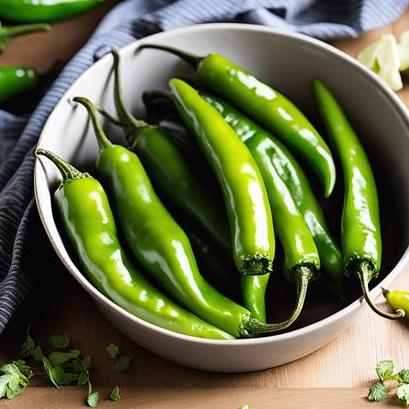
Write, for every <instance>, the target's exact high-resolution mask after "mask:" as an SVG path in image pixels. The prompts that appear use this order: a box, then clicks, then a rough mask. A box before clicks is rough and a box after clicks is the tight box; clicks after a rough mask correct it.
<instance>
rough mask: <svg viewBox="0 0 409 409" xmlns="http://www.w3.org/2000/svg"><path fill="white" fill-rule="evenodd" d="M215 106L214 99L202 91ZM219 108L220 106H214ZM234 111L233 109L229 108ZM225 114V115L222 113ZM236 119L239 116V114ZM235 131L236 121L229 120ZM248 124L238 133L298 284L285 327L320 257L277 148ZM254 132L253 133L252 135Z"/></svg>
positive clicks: (294, 315)
mask: <svg viewBox="0 0 409 409" xmlns="http://www.w3.org/2000/svg"><path fill="white" fill-rule="evenodd" d="M203 97H204V99H205V100H206V101H207V102H209V103H210V104H211V105H212V106H214V102H215V100H214V99H212V98H211V97H210V96H207V97H206V96H205V95H203ZM215 108H216V109H217V111H219V112H220V110H219V109H218V108H217V107H215ZM230 113H232V110H230ZM222 116H223V117H225V116H224V115H223V114H222ZM236 119H237V117H236ZM227 122H228V123H230V124H231V126H232V128H233V129H234V130H235V131H236V133H237V130H236V126H235V125H237V122H235V121H234V120H233V119H232V118H231V117H230V119H228V120H227ZM252 131H253V129H251V128H249V127H247V132H246V133H245V135H244V136H243V135H239V136H240V138H242V140H243V142H244V143H245V144H246V146H247V148H248V149H249V151H250V153H251V154H252V156H253V158H254V159H255V161H256V163H257V166H258V168H259V169H260V172H261V175H262V177H263V180H264V183H265V185H266V189H267V194H268V197H269V201H270V207H271V212H272V215H273V219H274V227H275V230H276V233H277V235H278V237H279V239H280V242H281V245H282V248H283V250H284V254H285V271H286V275H287V278H288V279H289V281H290V282H292V283H295V285H296V288H297V302H296V308H295V309H294V311H293V313H292V314H291V316H290V318H289V319H288V320H287V322H285V323H283V328H286V327H287V326H290V325H291V324H292V323H293V322H294V321H295V320H296V319H297V318H298V316H299V314H300V313H301V311H302V308H303V305H304V301H305V297H306V294H307V288H308V285H309V283H310V282H311V281H312V280H314V279H316V278H317V277H318V271H319V269H320V258H319V254H318V250H317V247H316V245H315V243H314V240H313V237H312V235H311V232H310V230H309V229H308V226H307V225H306V223H305V221H304V218H303V215H302V213H301V212H300V211H299V209H298V207H297V205H296V204H295V202H294V199H293V197H292V195H291V192H290V190H289V189H288V187H287V186H286V184H285V183H284V181H283V180H282V179H281V178H280V176H279V175H278V173H277V170H276V169H275V167H274V165H273V162H272V160H271V157H272V156H273V155H274V152H275V145H274V143H273V141H272V140H271V139H270V138H268V137H265V135H263V134H261V133H254V132H252ZM250 133H252V135H250Z"/></svg>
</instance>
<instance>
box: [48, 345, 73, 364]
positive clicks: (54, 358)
mask: <svg viewBox="0 0 409 409" xmlns="http://www.w3.org/2000/svg"><path fill="white" fill-rule="evenodd" d="M79 356H80V351H78V349H73V350H71V351H70V352H52V353H51V354H50V355H49V356H48V360H49V361H50V363H51V364H52V365H53V366H56V365H64V364H65V363H66V362H68V361H71V360H73V359H76V358H78V357H79Z"/></svg>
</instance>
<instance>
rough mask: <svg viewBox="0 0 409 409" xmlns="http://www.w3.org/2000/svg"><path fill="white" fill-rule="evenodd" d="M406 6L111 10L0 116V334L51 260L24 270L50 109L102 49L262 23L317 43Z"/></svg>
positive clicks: (133, 6)
mask: <svg viewBox="0 0 409 409" xmlns="http://www.w3.org/2000/svg"><path fill="white" fill-rule="evenodd" d="M408 5H409V0H383V1H378V0H176V1H171V0H127V1H124V2H122V3H120V4H119V5H118V6H116V7H115V8H114V9H113V10H112V11H111V12H110V13H109V14H108V15H107V16H106V17H105V19H104V20H103V21H102V23H101V24H100V25H99V26H98V28H97V29H96V31H95V32H94V34H93V35H92V37H91V38H90V39H89V41H88V43H87V44H86V45H85V46H84V47H83V48H82V49H81V50H80V51H79V52H78V53H77V54H76V55H75V56H74V58H72V60H71V61H70V62H69V63H68V64H67V66H66V67H65V68H64V70H63V71H62V72H61V74H60V75H59V77H58V79H57V80H56V81H55V82H54V84H53V85H52V86H51V87H50V89H49V91H48V92H47V93H46V95H45V96H44V97H43V99H42V100H41V101H40V103H39V104H38V106H37V107H36V109H35V110H34V111H33V113H32V114H31V115H27V116H24V117H16V116H14V115H12V114H10V113H8V112H5V111H1V110H0V166H1V167H0V333H1V332H2V331H3V329H4V328H5V326H6V325H7V323H8V322H9V321H10V319H11V317H12V315H13V313H14V312H15V310H16V308H17V307H18V305H19V304H20V303H21V302H22V301H23V299H24V298H25V296H26V295H27V294H28V292H29V291H30V287H31V283H32V282H34V281H35V279H36V275H38V274H40V272H41V269H42V268H43V262H42V260H44V259H45V258H49V257H50V254H48V252H47V254H41V251H40V250H39V252H38V253H36V257H35V260H37V261H36V262H34V263H31V264H30V265H29V266H27V264H25V263H23V259H24V254H25V253H27V252H28V251H30V252H33V248H34V249H35V247H36V241H37V240H35V238H36V237H42V238H43V237H44V236H43V235H42V234H41V232H38V231H37V232H36V231H32V230H33V229H39V228H40V227H39V223H35V222H34V223H33V219H35V218H37V212H36V209H35V204H34V201H33V167H34V150H35V145H36V143H37V140H38V137H39V134H40V132H41V130H42V128H43V126H44V124H45V122H46V120H47V118H48V116H49V115H50V113H51V111H52V110H53V108H54V106H55V105H56V104H57V102H58V101H59V99H60V98H61V97H62V95H63V94H64V92H65V91H66V90H67V89H68V87H69V86H70V85H71V84H72V82H73V81H74V80H75V79H76V78H77V77H78V76H79V75H80V74H81V73H82V72H83V71H84V70H86V69H87V68H88V67H89V66H90V65H91V64H92V63H93V62H94V59H95V58H96V57H98V54H99V53H98V51H99V50H101V47H102V46H106V47H109V48H119V47H122V46H124V45H126V44H128V43H130V42H131V41H134V40H135V39H137V38H140V37H143V36H146V35H149V34H153V33H155V32H158V31H162V30H170V29H173V28H177V27H183V26H189V25H193V24H199V23H209V22H242V23H252V24H262V25H267V26H271V27H275V28H281V29H283V30H290V31H296V32H299V33H304V34H307V35H310V36H314V37H318V38H322V39H330V38H335V37H355V36H358V35H359V34H360V33H362V32H364V31H367V30H372V29H375V28H378V27H381V26H383V25H386V24H388V23H390V22H391V21H393V20H395V19H397V18H398V17H399V16H400V15H401V14H402V13H403V11H404V10H405V9H406V8H407V7H408ZM0 92H1V90H0ZM34 226H35V227H34ZM43 239H44V238H43ZM43 248H44V247H43ZM48 251H49V248H48ZM43 252H44V251H43ZM37 263H38V264H37ZM35 264H37V265H35Z"/></svg>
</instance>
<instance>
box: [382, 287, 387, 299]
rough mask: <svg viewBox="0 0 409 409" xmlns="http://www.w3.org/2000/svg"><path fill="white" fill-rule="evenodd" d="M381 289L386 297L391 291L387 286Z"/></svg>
mask: <svg viewBox="0 0 409 409" xmlns="http://www.w3.org/2000/svg"><path fill="white" fill-rule="evenodd" d="M381 290H382V295H383V296H384V297H386V296H387V295H388V293H389V290H388V289H386V288H383V287H381Z"/></svg>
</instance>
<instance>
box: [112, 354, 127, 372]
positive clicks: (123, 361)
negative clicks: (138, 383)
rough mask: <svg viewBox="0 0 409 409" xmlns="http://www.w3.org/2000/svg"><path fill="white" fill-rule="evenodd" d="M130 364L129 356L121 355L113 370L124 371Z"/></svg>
mask: <svg viewBox="0 0 409 409" xmlns="http://www.w3.org/2000/svg"><path fill="white" fill-rule="evenodd" d="M130 366H131V358H129V356H126V355H121V356H120V357H119V359H118V361H117V363H116V365H115V370H116V371H117V372H125V371H126V370H128V369H129V367H130Z"/></svg>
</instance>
